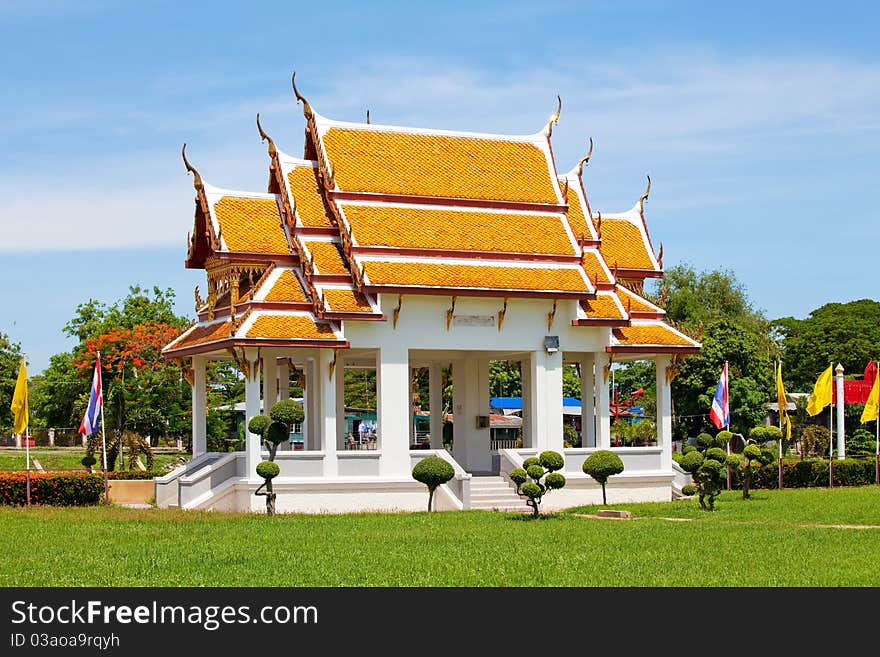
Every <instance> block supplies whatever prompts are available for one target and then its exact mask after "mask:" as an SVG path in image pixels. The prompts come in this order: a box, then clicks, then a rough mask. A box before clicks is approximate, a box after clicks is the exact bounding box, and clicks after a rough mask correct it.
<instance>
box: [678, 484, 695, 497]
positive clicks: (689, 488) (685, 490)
mask: <svg viewBox="0 0 880 657" xmlns="http://www.w3.org/2000/svg"><path fill="white" fill-rule="evenodd" d="M681 494H682V495H687V496H688V497H692V496H694V495H696V494H697V487H696V486H694V485H693V484H685V485H684V486H682V488H681Z"/></svg>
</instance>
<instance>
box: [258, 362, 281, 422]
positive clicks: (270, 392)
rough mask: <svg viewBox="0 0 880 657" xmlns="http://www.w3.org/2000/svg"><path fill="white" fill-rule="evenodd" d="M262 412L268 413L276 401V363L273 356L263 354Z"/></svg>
mask: <svg viewBox="0 0 880 657" xmlns="http://www.w3.org/2000/svg"><path fill="white" fill-rule="evenodd" d="M262 360H263V413H264V414H265V415H268V414H269V411H270V410H272V406H273V405H274V404H275V402H276V401H278V364H277V362H276V360H275V356H272V355H264V356H263V358H262Z"/></svg>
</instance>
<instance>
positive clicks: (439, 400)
mask: <svg viewBox="0 0 880 657" xmlns="http://www.w3.org/2000/svg"><path fill="white" fill-rule="evenodd" d="M428 402H429V404H430V406H431V449H443V366H442V365H441V364H440V363H438V362H435V361H432V362H431V363H430V364H429V365H428Z"/></svg>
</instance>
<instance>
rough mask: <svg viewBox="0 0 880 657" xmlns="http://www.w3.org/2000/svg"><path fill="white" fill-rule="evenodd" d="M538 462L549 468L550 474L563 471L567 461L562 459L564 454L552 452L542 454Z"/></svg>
mask: <svg viewBox="0 0 880 657" xmlns="http://www.w3.org/2000/svg"><path fill="white" fill-rule="evenodd" d="M538 460H540V462H541V465H543V466H544V467H545V468H547V469H548V470H549V471H550V472H556V471H557V470H562V468H563V466H565V459H564V458H562V454H560V453H559V452H554V451H552V450H547V451H546V452H541V455H540V456H539V457H538Z"/></svg>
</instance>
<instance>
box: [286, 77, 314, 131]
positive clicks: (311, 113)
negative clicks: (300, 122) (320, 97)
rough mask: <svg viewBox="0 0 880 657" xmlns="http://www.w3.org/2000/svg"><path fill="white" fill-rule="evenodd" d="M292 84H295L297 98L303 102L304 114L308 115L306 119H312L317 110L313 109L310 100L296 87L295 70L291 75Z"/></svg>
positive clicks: (294, 90) (294, 92)
mask: <svg viewBox="0 0 880 657" xmlns="http://www.w3.org/2000/svg"><path fill="white" fill-rule="evenodd" d="M290 84H291V85H293V94H294V95H295V96H296V99H297V100H298V101H299V102H301V103H302V104H303V116H305V117H306V120H311V119H312V118H314V115H315V112H314V110H312V106H311V105H310V104H309V101H307V100H306V99H305V97H304V96H303V95H302V94H301V93H300V92H299V89H297V88H296V71H294V72H293V75H291V76H290Z"/></svg>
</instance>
